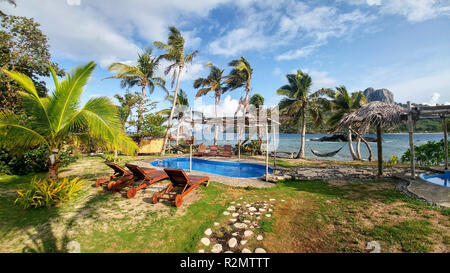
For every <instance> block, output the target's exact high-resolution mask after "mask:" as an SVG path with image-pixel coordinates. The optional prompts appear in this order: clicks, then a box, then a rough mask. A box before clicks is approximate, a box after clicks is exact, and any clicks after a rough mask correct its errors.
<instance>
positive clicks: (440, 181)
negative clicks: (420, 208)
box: [420, 171, 450, 188]
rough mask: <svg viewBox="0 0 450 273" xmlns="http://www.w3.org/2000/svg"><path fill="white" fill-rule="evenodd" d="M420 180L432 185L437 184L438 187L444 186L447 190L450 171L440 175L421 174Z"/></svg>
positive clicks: (449, 185)
mask: <svg viewBox="0 0 450 273" xmlns="http://www.w3.org/2000/svg"><path fill="white" fill-rule="evenodd" d="M420 178H422V179H423V180H425V181H427V182H430V183H433V184H437V185H439V186H444V187H447V188H449V187H450V184H449V182H450V171H445V173H441V174H432V175H426V174H424V173H423V174H421V175H420Z"/></svg>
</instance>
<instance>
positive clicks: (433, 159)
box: [402, 139, 450, 166]
mask: <svg viewBox="0 0 450 273" xmlns="http://www.w3.org/2000/svg"><path fill="white" fill-rule="evenodd" d="M448 147H449V149H448V150H450V145H448ZM414 155H415V160H416V162H417V163H418V164H420V165H425V166H433V165H439V164H442V163H444V140H443V139H441V140H440V141H438V142H436V141H428V142H427V143H426V144H423V145H420V146H414ZM410 158H411V151H410V149H408V150H407V151H406V152H405V153H404V154H403V156H402V162H408V161H410Z"/></svg>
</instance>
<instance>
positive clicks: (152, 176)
mask: <svg viewBox="0 0 450 273" xmlns="http://www.w3.org/2000/svg"><path fill="white" fill-rule="evenodd" d="M125 166H127V168H128V169H129V170H130V171H131V173H132V174H133V179H130V180H129V181H127V182H125V183H122V184H118V185H117V184H116V185H115V186H114V191H120V190H121V189H123V188H125V187H126V186H128V185H131V184H133V183H135V182H138V181H139V182H140V183H139V185H137V186H136V187H132V188H130V189H129V190H128V192H127V197H128V198H133V197H134V196H135V195H136V192H137V191H139V190H141V189H143V188H145V187H148V186H150V185H151V184H153V183H156V182H158V181H161V180H164V179H167V178H169V177H168V176H167V174H166V172H164V171H160V170H154V169H153V170H152V171H151V172H148V171H147V172H146V171H145V168H142V167H139V166H137V165H133V164H126V165H125Z"/></svg>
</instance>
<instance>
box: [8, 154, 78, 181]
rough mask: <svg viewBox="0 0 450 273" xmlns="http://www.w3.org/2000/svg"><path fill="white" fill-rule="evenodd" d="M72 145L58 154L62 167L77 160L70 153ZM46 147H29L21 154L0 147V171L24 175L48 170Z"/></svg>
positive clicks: (76, 157) (75, 156)
mask: <svg viewBox="0 0 450 273" xmlns="http://www.w3.org/2000/svg"><path fill="white" fill-rule="evenodd" d="M72 150H73V147H69V148H68V149H67V150H65V151H62V152H61V153H60V154H59V159H60V160H61V162H60V165H61V166H62V167H66V166H68V165H69V164H70V163H73V162H75V161H77V159H78V156H77V155H74V154H72ZM48 156H49V152H48V149H46V148H44V147H42V148H36V149H31V150H29V151H27V152H25V153H23V154H19V155H17V154H14V153H11V152H10V151H9V150H7V149H0V173H2V174H10V175H12V174H14V175H25V174H29V173H40V172H46V171H48Z"/></svg>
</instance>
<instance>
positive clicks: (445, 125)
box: [442, 115, 448, 170]
mask: <svg viewBox="0 0 450 273" xmlns="http://www.w3.org/2000/svg"><path fill="white" fill-rule="evenodd" d="M442 120H443V121H444V159H445V167H444V168H445V170H448V140H447V129H448V128H447V119H446V117H445V115H444V117H443V119H442Z"/></svg>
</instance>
